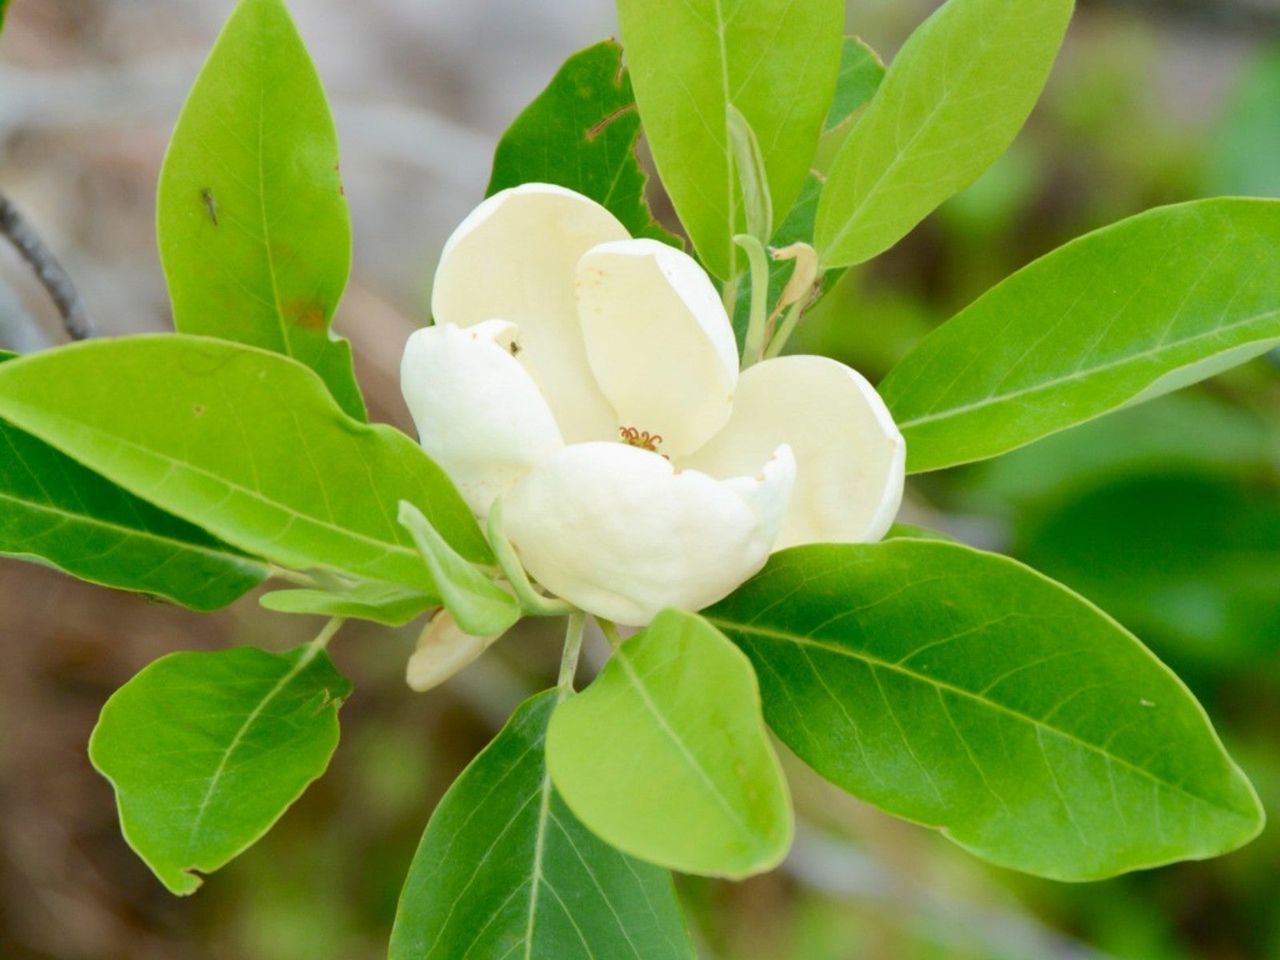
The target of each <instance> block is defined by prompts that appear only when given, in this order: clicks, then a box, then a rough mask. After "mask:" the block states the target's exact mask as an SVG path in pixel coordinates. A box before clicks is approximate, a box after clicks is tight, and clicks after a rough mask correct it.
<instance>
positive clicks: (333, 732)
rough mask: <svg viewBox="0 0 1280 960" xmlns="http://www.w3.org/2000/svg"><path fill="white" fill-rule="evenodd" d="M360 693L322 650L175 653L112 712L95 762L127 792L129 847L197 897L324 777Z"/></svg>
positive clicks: (100, 730)
mask: <svg viewBox="0 0 1280 960" xmlns="http://www.w3.org/2000/svg"><path fill="white" fill-rule="evenodd" d="M350 692H351V684H350V683H349V682H348V681H347V680H346V679H345V678H344V677H342V676H341V675H340V674H339V673H338V672H337V671H336V670H335V669H334V667H333V664H332V663H331V662H330V661H329V658H328V656H327V655H326V654H325V653H324V652H323V651H322V650H320V649H319V648H318V647H316V646H313V645H311V644H308V645H306V646H303V647H298V648H297V649H295V650H291V651H290V652H288V653H285V654H273V653H267V652H265V651H263V650H258V649H255V648H253V647H238V648H236V649H233V650H222V651H219V652H217V653H174V654H170V655H169V656H167V657H162V658H161V659H159V660H157V661H156V662H155V663H153V664H151V665H150V666H149V667H147V668H146V669H144V670H143V671H142V672H141V673H139V674H138V675H137V676H136V677H134V678H133V679H132V680H130V681H129V682H128V683H127V684H125V685H124V686H123V687H121V688H120V689H119V690H117V691H116V692H115V694H113V695H112V697H111V699H110V700H108V701H107V704H106V706H105V707H103V709H102V716H101V718H100V719H99V720H98V725H97V726H96V727H95V728H94V731H93V737H92V739H91V740H90V741H89V757H90V759H91V760H92V761H93V765H94V766H95V767H96V768H97V769H98V770H99V771H100V772H101V773H102V775H103V776H105V777H106V778H107V779H108V780H110V781H111V784H112V786H113V787H115V791H116V802H117V803H118V804H119V807H120V825H121V828H122V829H123V831H124V836H125V839H126V840H128V841H129V845H130V846H131V847H133V849H134V850H135V851H136V852H137V853H138V855H139V856H140V857H142V859H143V860H144V861H146V864H147V866H149V867H150V868H151V869H152V871H153V872H154V873H155V875H156V876H157V877H159V878H160V881H161V882H162V883H163V884H164V885H165V886H166V887H168V888H169V890H171V891H172V892H173V893H177V894H188V893H192V892H194V891H195V889H196V888H197V887H199V886H200V884H201V882H202V881H201V877H200V876H199V874H202V873H212V872H213V871H214V870H217V869H218V868H219V867H221V866H223V865H224V864H226V863H227V862H228V861H229V860H231V859H232V858H233V857H235V856H237V855H239V854H240V853H241V852H243V851H244V850H245V849H246V848H247V847H249V846H250V845H252V844H253V843H254V842H255V841H257V840H258V838H260V837H261V836H262V835H263V834H264V833H266V832H267V830H269V829H270V828H271V825H272V824H274V823H275V822H276V821H277V820H278V819H279V818H280V817H281V816H282V815H283V814H284V812H285V810H287V809H288V808H289V806H290V805H291V804H292V803H293V802H294V801H295V800H297V799H298V797H299V796H301V795H302V792H303V790H305V789H306V788H307V785H308V784H310V783H311V781H313V780H315V779H316V778H317V777H319V776H320V775H321V774H322V773H324V770H325V768H326V767H327V766H328V765H329V758H330V757H331V756H332V755H333V751H334V749H335V748H336V747H337V745H338V708H339V707H340V706H341V705H342V701H343V700H344V699H345V698H346V697H347V696H348V695H349V694H350Z"/></svg>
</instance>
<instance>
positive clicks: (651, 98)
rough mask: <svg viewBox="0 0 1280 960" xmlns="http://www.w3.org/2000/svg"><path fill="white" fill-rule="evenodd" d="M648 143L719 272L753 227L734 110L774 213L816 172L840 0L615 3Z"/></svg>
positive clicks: (697, 243)
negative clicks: (751, 142)
mask: <svg viewBox="0 0 1280 960" xmlns="http://www.w3.org/2000/svg"><path fill="white" fill-rule="evenodd" d="M618 20H619V22H620V24H621V26H622V42H623V46H624V47H625V48H626V51H627V61H628V63H629V64H630V67H631V80H632V83H633V84H634V86H635V95H636V103H637V104H638V105H639V107H640V117H641V120H642V122H643V124H644V132H645V137H646V138H647V139H648V142H649V146H650V148H651V149H652V151H653V158H654V162H655V163H656V165H657V167H658V172H659V173H660V174H661V175H662V183H663V186H665V187H666V190H667V193H668V194H669V195H670V196H671V200H672V203H673V204H674V205H675V208H676V212H677V213H678V214H679V215H680V220H681V222H682V223H683V224H684V227H685V229H686V230H687V231H688V233H689V236H690V237H691V238H692V239H693V245H694V247H695V248H696V249H697V252H698V256H699V257H700V258H701V259H702V262H703V263H704V264H705V265H706V267H707V269H708V270H710V271H711V272H712V273H714V274H715V275H716V276H718V277H721V278H724V279H728V278H730V277H732V276H735V275H736V274H737V273H738V265H739V260H740V258H739V255H738V252H737V248H736V247H735V246H734V244H733V237H734V236H735V235H736V234H739V233H744V232H746V226H747V224H746V218H745V212H744V211H743V209H742V201H741V190H740V188H739V185H738V182H737V178H736V177H735V176H734V159H733V144H732V141H731V138H730V136H729V131H728V129H727V116H728V113H727V107H729V106H730V105H732V106H734V107H736V108H737V109H738V110H739V111H741V113H742V115H743V116H744V117H745V118H746V120H747V122H748V123H749V124H750V126H751V129H752V130H754V131H755V135H756V137H757V138H758V140H759V142H760V147H761V151H762V154H763V157H764V166H765V170H766V173H767V174H768V181H769V194H770V197H771V200H772V205H773V209H774V211H776V212H777V214H778V216H779V217H781V216H782V214H783V213H784V212H785V211H787V210H790V209H791V204H792V203H793V202H794V201H795V198H796V197H797V196H798V195H799V193H800V187H801V185H802V184H803V183H804V178H805V176H806V174H807V173H808V172H809V165H810V163H811V162H812V160H813V155H814V151H815V149H816V148H817V143H818V135H819V133H820V132H821V130H822V122H823V119H824V118H825V116H826V114H827V109H828V107H829V106H830V104H831V98H832V94H833V92H834V91H835V84H836V76H837V74H838V73H839V69H840V40H841V33H842V32H843V24H844V4H843V2H841V0H806V2H805V3H796V2H794V0H619V2H618Z"/></svg>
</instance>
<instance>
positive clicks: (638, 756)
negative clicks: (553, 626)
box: [547, 610, 793, 877]
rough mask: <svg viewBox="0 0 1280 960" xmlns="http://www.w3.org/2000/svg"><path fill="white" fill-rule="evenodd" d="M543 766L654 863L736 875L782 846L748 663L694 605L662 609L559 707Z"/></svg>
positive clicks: (770, 758)
mask: <svg viewBox="0 0 1280 960" xmlns="http://www.w3.org/2000/svg"><path fill="white" fill-rule="evenodd" d="M547 765H548V767H549V768H550V770H551V777H552V780H553V781H554V782H555V785H556V789H557V790H559V791H560V794H561V795H562V796H563V797H564V799H565V803H567V804H568V805H569V808H570V809H571V810H573V812H574V813H575V814H577V816H578V818H579V819H580V820H582V822H583V823H585V824H586V825H587V826H588V827H590V828H591V830H592V831H594V832H595V833H596V834H597V835H598V836H600V837H601V838H602V839H604V840H605V841H606V842H608V843H610V844H611V845H613V846H615V847H617V848H618V849H619V850H623V851H625V852H627V853H630V854H632V855H633V856H637V857H640V858H641V859H642V860H647V861H649V862H651V863H657V864H660V865H661V866H666V867H671V868H672V869H675V870H679V871H681V872H683V873H699V874H707V875H712V876H723V877H745V876H749V875H751V874H753V873H759V872H761V871H763V870H768V869H770V868H771V867H775V866H777V864H778V863H779V862H780V861H781V860H782V858H783V857H784V856H785V855H786V852H787V849H788V848H789V847H790V845H791V836H792V828H793V823H792V814H791V801H790V796H789V794H788V792H787V785H786V781H785V780H783V778H782V771H781V769H780V767H779V766H778V759H777V757H776V756H775V755H774V752H773V747H772V745H771V744H770V743H769V739H768V736H767V735H766V733H765V729H764V722H763V721H762V719H761V717H760V691H759V688H758V687H757V685H756V678H755V676H754V674H753V673H752V672H751V664H750V663H748V662H747V659H746V658H745V657H743V656H742V654H741V653H740V652H739V651H738V650H735V649H734V647H733V645H732V644H731V643H729V642H728V641H727V640H726V639H725V638H724V637H723V636H722V635H721V634H720V633H719V631H717V630H715V629H713V628H712V627H711V626H709V625H708V624H707V622H706V621H705V620H703V619H702V618H701V617H699V616H698V615H696V614H692V613H684V612H682V611H679V610H666V611H664V612H663V613H661V614H659V615H658V617H657V619H656V620H654V621H653V623H652V624H650V625H649V627H648V628H646V629H645V630H644V631H642V632H641V633H639V634H637V635H636V636H634V637H632V638H630V639H629V640H627V641H625V642H624V643H623V644H622V645H621V646H620V647H618V649H617V650H615V651H614V653H613V657H612V658H611V659H610V660H609V662H608V663H607V664H606V665H605V668H604V669H603V670H602V671H601V672H600V675H599V676H598V677H596V679H595V681H594V682H593V683H592V684H591V686H590V687H589V688H588V689H587V690H586V691H585V692H583V693H581V694H579V695H578V696H576V697H572V698H570V699H569V700H566V701H565V702H564V703H562V704H561V705H560V706H559V707H558V708H557V709H556V713H555V716H554V717H553V718H552V721H551V727H550V729H549V730H548V732H547Z"/></svg>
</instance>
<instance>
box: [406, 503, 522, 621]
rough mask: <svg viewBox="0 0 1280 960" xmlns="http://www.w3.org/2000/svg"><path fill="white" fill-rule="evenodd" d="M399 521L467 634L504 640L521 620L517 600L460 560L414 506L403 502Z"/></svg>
mask: <svg viewBox="0 0 1280 960" xmlns="http://www.w3.org/2000/svg"><path fill="white" fill-rule="evenodd" d="M399 517H400V525H401V526H402V527H404V528H405V529H406V530H408V531H409V533H410V535H411V536H412V537H413V542H414V543H415V544H417V547H418V551H419V552H420V553H421V554H422V559H423V560H425V561H426V564H427V568H428V569H429V570H430V571H431V579H433V580H434V581H435V583H436V589H437V590H438V591H439V592H440V597H441V599H442V600H444V605H445V607H446V608H447V609H448V610H449V612H450V613H451V614H453V619H454V620H455V621H456V622H457V624H458V626H459V627H461V628H462V630H463V632H464V633H469V634H471V636H473V637H494V636H501V635H502V634H504V633H506V632H507V630H508V629H509V628H511V627H512V626H514V625H515V623H516V621H517V620H519V619H520V604H519V603H517V602H516V598H515V597H513V596H512V595H511V594H509V593H507V591H505V590H503V589H502V588H501V587H500V586H498V585H497V584H496V583H494V582H493V580H491V579H490V578H489V577H486V576H485V575H484V574H483V573H481V572H480V571H479V570H477V569H476V568H475V567H473V566H472V565H471V564H470V563H468V562H467V561H466V559H464V558H463V557H461V556H459V555H458V552H457V551H456V550H454V549H453V547H451V546H450V545H449V542H448V541H447V540H445V539H444V537H442V536H440V534H439V532H438V531H437V530H436V528H435V527H433V526H432V525H431V521H430V520H428V519H427V518H426V517H424V516H423V515H422V511H421V510H419V509H418V508H417V507H415V506H414V505H413V504H411V503H409V502H408V501H401V503H400V514H399Z"/></svg>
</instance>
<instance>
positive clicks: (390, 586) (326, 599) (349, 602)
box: [258, 583, 439, 627]
mask: <svg viewBox="0 0 1280 960" xmlns="http://www.w3.org/2000/svg"><path fill="white" fill-rule="evenodd" d="M258 602H259V603H261V604H262V606H263V607H265V608H266V609H268V610H274V611H276V612H277V613H299V614H312V615H316V616H323V617H342V618H344V619H352V620H371V621H372V622H374V623H381V624H384V625H386V626H388V627H400V626H404V624H406V623H408V622H409V621H410V620H413V619H415V618H417V617H419V616H421V615H422V614H424V613H426V612H427V611H428V610H430V609H431V608H432V607H436V606H439V600H437V599H436V598H435V597H433V596H431V595H430V594H425V593H422V592H420V591H418V590H411V589H409V588H407V587H401V586H397V585H396V584H394V583H360V584H356V585H355V586H352V587H348V588H345V589H341V590H333V591H328V590H313V589H310V588H300V589H297V590H273V591H272V592H271V593H264V594H263V595H262V597H261V598H260V599H259V601H258Z"/></svg>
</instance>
